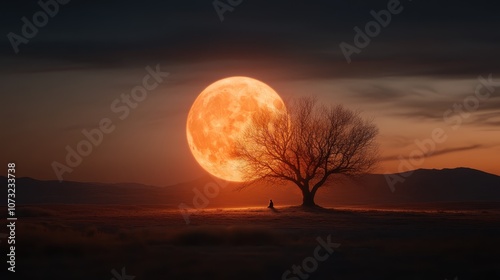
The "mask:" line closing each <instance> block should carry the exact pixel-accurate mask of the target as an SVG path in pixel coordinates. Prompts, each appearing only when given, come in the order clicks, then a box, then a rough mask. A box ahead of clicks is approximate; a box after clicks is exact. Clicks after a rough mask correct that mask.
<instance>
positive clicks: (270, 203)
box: [267, 199, 274, 209]
mask: <svg viewBox="0 0 500 280" xmlns="http://www.w3.org/2000/svg"><path fill="white" fill-rule="evenodd" d="M267 208H272V209H273V208H274V203H273V200H272V199H269V205H268V206H267Z"/></svg>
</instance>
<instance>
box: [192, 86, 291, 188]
mask: <svg viewBox="0 0 500 280" xmlns="http://www.w3.org/2000/svg"><path fill="white" fill-rule="evenodd" d="M285 111H286V108H285V105H284V103H283V100H282V99H281V97H280V96H279V95H278V94H277V93H276V92H275V91H274V90H273V89H272V88H271V87H270V86H268V85H266V84H265V83H263V82H261V81H258V80H255V79H252V78H247V77H230V78H225V79H222V80H219V81H217V82H215V83H213V84H211V85H209V86H208V87H207V88H206V89H204V90H203V91H202V92H201V93H200V95H199V96H198V97H197V98H196V100H195V101H194V103H193V105H192V106H191V110H190V111H189V114H188V118H187V124H186V134H187V141H188V144H189V148H190V150H191V152H192V153H193V156H194V158H195V159H196V161H197V162H198V163H199V164H200V165H201V167H203V169H205V170H206V171H208V172H209V173H210V174H212V175H214V176H217V177H219V178H221V179H224V180H227V181H234V182H243V181H245V179H244V176H243V174H242V172H241V168H242V166H244V164H245V162H243V161H242V160H240V159H236V158H233V157H232V156H231V150H232V148H233V147H234V144H235V143H236V141H239V140H241V139H242V136H243V133H244V132H245V130H246V128H247V127H249V126H251V125H252V123H253V121H252V116H253V115H254V114H256V113H258V112H266V113H270V114H279V113H282V112H285Z"/></svg>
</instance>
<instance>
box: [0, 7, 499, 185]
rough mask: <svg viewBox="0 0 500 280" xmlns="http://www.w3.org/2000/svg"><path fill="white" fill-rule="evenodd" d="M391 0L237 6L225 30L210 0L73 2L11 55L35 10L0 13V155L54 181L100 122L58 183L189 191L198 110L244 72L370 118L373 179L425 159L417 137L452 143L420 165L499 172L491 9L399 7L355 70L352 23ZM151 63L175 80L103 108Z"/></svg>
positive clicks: (359, 23)
mask: <svg viewBox="0 0 500 280" xmlns="http://www.w3.org/2000/svg"><path fill="white" fill-rule="evenodd" d="M61 2H64V1H61ZM229 2H233V3H239V1H234V0H233V1H229ZM229 2H226V1H220V3H226V4H225V5H228V4H227V3H229ZM390 2H393V1H314V0H313V1H303V0H302V1H290V0H287V1H250V0H243V1H241V3H240V4H239V5H236V6H235V7H231V10H229V11H226V12H224V14H223V15H222V17H223V21H221V17H220V15H219V14H218V12H217V10H216V8H215V7H214V3H216V2H213V1H194V0H191V1H147V0H146V1H124V0H121V1H79V0H73V1H69V2H68V3H67V4H64V5H63V4H58V9H59V11H57V12H55V13H54V16H53V17H50V18H48V22H47V24H46V25H44V26H42V27H39V28H38V31H37V32H36V34H34V36H33V38H29V39H23V40H25V41H24V42H25V43H20V44H19V45H18V46H17V48H18V52H17V53H16V50H15V49H16V47H13V46H12V44H11V42H10V41H11V39H9V38H12V36H13V35H12V33H14V34H16V36H22V34H23V32H22V27H23V24H24V22H23V21H22V18H23V17H26V18H27V19H28V20H29V21H31V22H32V21H33V15H34V14H35V13H37V12H39V11H41V10H42V8H41V6H40V5H39V4H38V3H37V1H9V3H3V5H4V6H3V7H2V9H1V10H2V11H1V17H0V20H1V23H2V24H1V31H2V32H1V33H2V34H3V35H4V36H3V37H2V39H1V42H0V59H1V65H0V67H1V68H0V71H1V73H2V75H1V78H0V92H1V94H2V102H1V103H0V104H1V105H0V106H1V114H2V118H1V120H0V123H1V127H2V138H1V140H0V145H1V148H0V151H1V154H2V157H3V158H4V159H5V162H7V161H15V162H16V163H17V166H18V167H17V169H18V172H19V174H18V176H30V177H35V178H39V179H57V176H56V174H55V173H54V169H53V163H54V162H59V163H61V164H65V157H66V155H67V150H66V149H65V148H66V147H67V146H68V145H69V146H70V147H76V146H77V143H78V142H79V141H81V140H82V139H85V136H83V134H82V130H84V129H86V130H91V129H93V128H96V127H98V126H99V123H100V121H101V120H102V119H103V118H107V119H109V120H110V121H111V122H112V125H114V126H115V129H114V130H113V131H112V132H110V133H108V134H105V135H104V137H103V139H102V142H101V143H100V144H99V145H97V146H95V147H93V150H92V152H91V153H90V154H89V155H88V156H85V157H83V159H82V162H81V163H80V164H78V166H76V167H74V168H71V169H72V171H71V172H68V173H65V174H64V180H80V181H101V182H140V183H148V184H156V185H168V184H173V183H178V182H183V181H188V180H192V179H193V178H196V177H199V176H202V175H203V174H205V172H204V171H203V170H202V169H201V167H199V166H198V164H197V163H196V161H195V160H194V158H193V157H192V155H191V154H190V151H189V148H188V146H187V143H186V134H185V125H186V117H187V114H188V111H189V108H190V106H191V104H192V103H193V101H194V100H195V98H196V97H197V95H198V94H199V93H200V92H201V91H202V90H203V89H204V88H205V87H207V86H208V85H209V84H211V83H212V82H214V81H216V80H219V79H222V78H225V77H229V76H248V77H252V78H255V79H258V80H261V81H263V82H265V83H266V84H268V85H270V86H271V87H273V88H274V89H275V90H276V91H277V92H278V93H279V94H280V95H281V96H282V98H283V99H285V100H286V99H289V98H292V97H299V96H305V95H314V96H317V97H318V99H319V100H320V101H321V102H324V103H342V104H345V105H346V106H348V107H350V108H353V109H356V110H360V111H362V112H363V115H364V116H366V117H368V118H371V119H373V120H374V122H375V123H376V124H377V125H378V127H379V128H380V136H379V143H380V154H381V162H380V165H379V168H378V170H377V172H379V173H387V172H399V171H404V170H401V162H402V160H401V158H403V159H404V158H408V157H409V156H410V154H411V153H412V152H413V151H415V150H416V149H419V145H418V144H416V142H415V141H417V142H419V143H427V142H425V139H428V138H430V137H432V134H433V131H435V130H436V129H441V130H442V131H443V133H444V134H445V136H446V137H445V138H446V140H445V141H442V143H434V144H435V147H433V149H434V153H433V154H432V155H430V156H429V157H427V158H425V159H424V160H422V161H419V162H418V164H413V167H414V169H416V168H452V167H459V166H465V167H471V168H476V169H480V170H483V171H486V172H490V173H495V174H500V166H499V165H498V154H499V153H500V143H499V140H500V52H499V51H498V50H499V47H500V33H499V30H500V16H499V14H498V11H499V7H500V5H499V4H498V1H455V2H446V3H444V2H443V3H436V1H419V0H413V1H401V2H400V3H399V5H398V9H399V11H400V12H399V13H397V14H392V15H391V20H390V22H388V24H387V26H386V27H381V28H380V32H378V33H379V34H377V35H376V36H374V37H373V38H370V42H369V43H368V44H367V46H366V47H363V48H359V50H360V51H359V53H354V54H352V55H351V56H350V59H351V62H350V63H348V61H347V60H346V57H345V56H344V54H343V52H342V50H341V48H340V44H341V43H342V42H345V43H347V44H350V45H353V46H354V45H355V43H354V38H355V35H356V31H355V30H354V28H355V27H359V28H360V29H362V30H364V29H365V25H366V24H367V23H369V22H371V21H373V20H374V18H373V16H372V14H371V13H370V12H371V11H372V10H373V11H375V12H379V11H380V10H382V9H384V10H385V9H388V3H390ZM44 3H45V2H44ZM393 4H394V3H393ZM396 4H397V3H396ZM396 4H394V5H396ZM219 7H220V6H219ZM9 34H11V35H9ZM9 36H10V37H9ZM148 66H149V67H150V68H151V69H155V68H156V67H159V68H160V69H161V71H163V72H168V73H169V75H168V77H166V78H165V79H164V81H163V82H160V83H159V84H158V86H157V87H155V89H153V90H151V91H150V92H149V93H148V94H147V97H146V98H145V99H144V100H142V101H141V102H137V104H136V105H137V106H136V107H135V108H131V109H130V112H129V114H127V116H126V117H124V118H123V119H122V118H120V117H121V116H123V115H122V114H120V113H116V112H114V111H113V110H112V109H111V104H113V102H114V101H115V100H116V99H117V98H118V99H119V98H120V97H121V95H122V94H123V93H130V92H131V90H132V89H133V88H134V87H136V86H137V85H141V84H142V81H143V78H144V76H145V75H147V74H148V73H149V72H148V70H146V68H147V67H148ZM490 75H491V76H490ZM480 76H481V77H483V80H481V79H480V78H479V77H480ZM488 77H491V78H488ZM488 79H490V80H492V82H489V86H490V87H489V88H490V89H491V91H488V96H487V97H485V98H483V99H480V98H478V95H477V94H475V92H476V90H477V89H478V86H479V85H481V84H482V85H483V88H482V91H481V92H483V95H482V96H483V97H484V96H486V91H484V90H488V87H487V86H484V81H488ZM481 81H483V83H481ZM495 87H496V88H495ZM476 101H477V102H476ZM464 102H465V103H464ZM457 106H458V107H457ZM460 106H461V107H463V108H465V109H463V110H462V111H457V110H458V109H457V108H460ZM464 106H465V107H464ZM467 108H468V109H467ZM471 108H472V109H471ZM449 110H451V111H449ZM445 115H446V116H447V117H445ZM422 145H423V147H427V148H429V147H431V146H429V145H427V146H425V144H422Z"/></svg>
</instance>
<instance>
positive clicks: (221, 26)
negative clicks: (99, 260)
mask: <svg viewBox="0 0 500 280" xmlns="http://www.w3.org/2000/svg"><path fill="white" fill-rule="evenodd" d="M387 2H388V1H386V0H383V1H382V0H378V1H348V2H337V3H336V2H332V1H326V0H322V1H319V0H317V1H308V2H305V1H299V0H292V1H290V0H286V1H285V0H278V1H272V2H271V1H246V0H244V1H243V2H242V4H241V5H239V6H237V7H236V8H235V10H234V11H233V12H227V13H226V14H225V21H224V22H220V21H219V18H218V15H217V13H216V11H215V9H214V8H213V5H212V1H201V0H199V1H186V2H182V1H152V0H149V1H106V2H102V1H76V0H73V1H71V2H70V3H69V4H67V5H65V6H63V7H61V9H60V12H59V14H57V15H56V16H55V17H54V18H52V19H51V20H50V22H49V24H48V25H47V26H45V27H43V28H41V29H40V30H39V33H38V34H37V36H36V37H35V38H33V39H31V40H30V42H29V43H28V44H27V45H21V52H20V54H18V55H17V56H16V55H14V53H13V51H12V48H11V47H10V45H9V42H8V40H7V37H6V36H4V37H2V39H1V41H0V54H1V55H2V56H10V57H15V58H20V57H22V58H25V59H39V58H43V59H46V60H57V61H65V62H66V63H68V64H80V63H86V64H85V65H86V66H87V67H122V66H124V65H136V64H140V65H144V64H145V63H146V64H147V63H149V62H150V61H169V62H171V63H174V64H189V63H193V62H201V61H207V62H211V63H213V64H215V65H216V64H217V63H218V62H220V61H221V60H234V59H237V60H240V61H241V64H246V63H250V62H253V61H262V62H265V61H270V60H272V61H273V63H274V64H276V65H278V66H281V67H282V68H284V69H296V70H295V72H297V73H296V74H295V76H294V77H293V78H322V77H329V78H332V77H333V78H335V77H379V76H410V75H424V76H470V75H477V73H485V72H487V73H489V72H491V73H500V65H499V64H498V63H497V61H499V60H500V53H498V52H497V51H496V50H497V46H498V43H499V42H500V38H499V37H498V36H496V35H494V34H497V30H498V27H499V26H500V18H499V17H498V15H497V13H496V11H497V10H498V9H497V8H498V6H499V4H498V3H497V2H495V1H475V2H474V3H470V2H467V3H465V2H464V3H454V4H453V5H449V4H446V3H432V4H431V3H429V2H424V1H412V2H409V1H401V3H402V5H403V7H404V10H403V12H402V13H401V14H398V15H393V19H392V21H391V23H390V25H389V26H388V27H387V28H385V29H383V30H382V32H381V34H380V35H379V36H378V37H376V38H374V39H373V40H372V42H371V43H370V45H369V46H368V47H367V48H366V49H363V51H362V53H361V54H359V55H355V56H354V57H353V63H352V64H347V63H346V61H345V58H344V57H343V55H342V53H341V52H340V49H339V43H340V42H343V41H345V42H348V43H352V40H353V37H354V31H353V27H354V26H360V27H363V26H364V24H365V23H366V22H368V21H370V20H372V17H371V15H370V11H371V10H376V11H378V10H380V9H383V8H385V7H386V6H387ZM37 10H39V7H38V5H37V4H36V2H35V1H11V2H9V3H8V4H7V7H6V9H4V11H7V12H4V14H3V17H2V25H1V26H2V27H1V31H2V33H3V34H7V33H8V32H19V31H20V28H21V25H22V22H21V21H20V18H21V17H23V16H27V17H29V16H31V15H32V14H33V13H34V12H36V11H37ZM46 63H47V64H50V62H46ZM4 67H5V68H7V67H9V65H4ZM48 67H50V65H48ZM69 67H72V66H69ZM214 67H216V66H214Z"/></svg>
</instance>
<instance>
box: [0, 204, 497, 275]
mask: <svg viewBox="0 0 500 280" xmlns="http://www.w3.org/2000/svg"><path fill="white" fill-rule="evenodd" d="M428 206H429V205H428ZM497 206H498V204H496V205H495V204H488V205H484V207H482V209H481V210H451V209H443V208H442V209H440V210H429V209H430V208H429V209H424V208H422V209H418V210H408V209H406V210H394V209H393V210H390V209H386V210H383V209H378V210H373V209H361V208H357V209H354V208H342V209H335V210H333V209H325V210H316V211H309V212H307V211H306V212H304V211H303V210H301V209H299V208H295V207H284V208H278V209H277V210H276V211H272V210H269V209H266V208H240V209H238V208H226V209H206V210H203V211H199V212H197V213H194V214H192V215H190V217H189V218H190V224H189V225H187V224H186V223H185V221H184V219H183V217H182V215H181V214H180V212H179V211H178V210H177V209H165V208H164V207H161V206H86V205H51V206H49V205H36V206H19V207H18V217H19V220H18V221H17V229H16V230H17V240H16V246H17V247H16V250H17V252H16V270H17V272H16V276H17V277H18V279H21V278H23V279H75V280H76V279H112V278H113V274H112V273H111V271H112V270H113V269H116V271H118V272H121V269H122V267H125V268H126V274H127V275H133V276H135V277H136V278H135V280H141V279H148V280H149V279H282V275H283V273H284V272H285V271H287V270H289V269H290V270H291V268H292V265H294V264H296V265H301V264H302V263H303V260H304V259H306V258H308V257H313V256H314V251H315V248H316V247H317V246H318V245H319V243H318V241H317V238H318V237H319V238H321V239H322V240H324V241H327V239H328V236H330V238H331V242H332V243H340V247H338V248H336V249H335V250H334V252H333V253H331V254H328V252H327V251H326V250H325V249H321V251H320V252H321V255H322V256H328V258H327V259H326V260H324V261H317V268H315V269H314V271H312V272H310V273H306V272H304V271H302V272H303V273H304V274H303V275H302V276H303V277H298V276H297V275H293V274H290V275H288V276H287V277H288V278H284V279H293V280H296V279H302V278H304V279H306V277H307V279H372V280H377V279H413V280H416V279H425V280H432V279H440V280H444V279H446V278H447V279H454V277H455V276H458V279H460V280H464V279H499V278H500V254H499V253H498V248H500V218H499V217H500V216H499V214H500V210H499V207H497ZM444 208H446V207H444ZM463 208H464V209H466V208H467V207H463ZM474 208H476V209H478V205H475V206H474ZM434 209H437V208H434ZM4 212H6V211H2V213H4ZM1 246H2V252H5V251H6V249H7V248H6V242H2V243H1ZM325 254H327V255H325ZM4 258H5V257H4ZM309 259H311V258H309ZM309 264H310V265H312V264H313V263H309ZM313 268H314V267H313ZM310 270H312V269H310ZM294 277H296V278H294ZM117 280H119V279H117Z"/></svg>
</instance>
